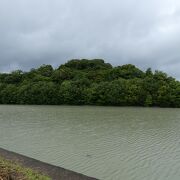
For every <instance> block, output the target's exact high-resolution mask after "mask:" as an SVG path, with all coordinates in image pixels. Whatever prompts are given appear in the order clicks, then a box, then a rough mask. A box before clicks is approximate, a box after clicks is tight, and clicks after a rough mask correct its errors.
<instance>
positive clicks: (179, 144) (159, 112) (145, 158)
mask: <svg viewBox="0 0 180 180" xmlns="http://www.w3.org/2000/svg"><path fill="white" fill-rule="evenodd" d="M0 124H1V126H0V147H2V148H6V149H8V150H11V151H15V152H18V153H21V154H24V155H27V156H30V157H33V158H36V159H39V160H41V161H44V162H48V163H51V164H54V165H58V166H61V167H64V168H67V169H71V170H74V171H77V172H80V173H83V174H86V175H89V176H93V177H96V178H99V179H104V180H111V179H112V180H120V179H122V180H145V179H146V180H169V179H171V180H179V178H180V109H160V108H122V107H91V106H84V107H78V106H8V105H5V106H0Z"/></svg>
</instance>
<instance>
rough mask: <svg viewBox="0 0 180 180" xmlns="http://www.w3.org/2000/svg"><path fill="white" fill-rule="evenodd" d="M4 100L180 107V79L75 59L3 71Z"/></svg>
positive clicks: (0, 98) (0, 79)
mask: <svg viewBox="0 0 180 180" xmlns="http://www.w3.org/2000/svg"><path fill="white" fill-rule="evenodd" d="M0 103H1V104H71V105H83V104H84V105H88V104H89V105H114V106H160V107H180V82H179V81H176V80H175V79H174V78H172V77H168V75H167V74H166V73H164V72H161V71H155V72H152V70H151V69H150V68H148V69H147V70H146V71H145V72H143V71H141V70H140V69H138V68H137V67H136V66H134V65H132V64H127V65H123V66H118V67H112V66H111V65H110V64H108V63H105V62H104V60H101V59H93V60H87V59H82V60H78V59H74V60H71V61H68V62H67V63H65V64H64V65H61V66H59V68H57V69H53V67H52V66H51V65H42V66H41V67H39V68H38V69H31V70H30V71H29V72H22V71H20V70H17V71H14V72H12V73H9V74H8V73H1V74H0Z"/></svg>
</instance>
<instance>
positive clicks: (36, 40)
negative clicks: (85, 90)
mask: <svg viewBox="0 0 180 180" xmlns="http://www.w3.org/2000/svg"><path fill="white" fill-rule="evenodd" d="M77 58H79V59H81V58H86V59H93V58H100V59H104V60H105V61H106V62H108V63H111V64H112V65H114V66H117V65H123V64H129V63H131V64H134V65H136V66H137V67H139V68H141V69H144V70H145V69H147V68H148V67H151V68H152V69H153V70H155V69H158V70H162V71H165V72H166V73H168V74H169V75H171V76H173V77H175V78H177V79H178V80H180V1H178V0H53V1H52V0H0V71H1V72H10V71H13V70H16V69H22V70H29V69H31V68H36V67H38V66H40V65H42V64H51V65H53V66H54V67H58V66H59V65H60V64H62V63H65V62H66V61H68V60H70V59H77Z"/></svg>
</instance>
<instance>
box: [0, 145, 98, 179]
mask: <svg viewBox="0 0 180 180" xmlns="http://www.w3.org/2000/svg"><path fill="white" fill-rule="evenodd" d="M0 156H1V157H2V158H4V159H6V160H10V161H12V162H15V163H17V164H19V165H21V166H23V167H25V168H30V169H32V170H35V171H37V172H39V173H42V174H44V175H47V176H49V177H50V178H52V179H53V180H61V179H62V180H97V179H96V178H92V177H88V176H85V175H83V174H80V173H76V172H73V171H70V170H67V169H64V168H61V167H58V166H54V165H51V164H48V163H44V162H41V161H39V160H36V159H33V158H29V157H26V156H23V155H20V154H18V153H14V152H11V151H7V150H5V149H2V148H0Z"/></svg>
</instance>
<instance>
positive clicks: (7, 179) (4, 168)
mask: <svg viewBox="0 0 180 180" xmlns="http://www.w3.org/2000/svg"><path fill="white" fill-rule="evenodd" d="M17 179H21V180H50V179H51V178H50V177H47V176H44V175H41V174H39V173H38V172H35V171H33V170H32V169H29V168H25V167H22V166H21V165H19V164H16V163H14V162H11V161H9V160H5V159H4V158H2V157H0V180H17Z"/></svg>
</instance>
